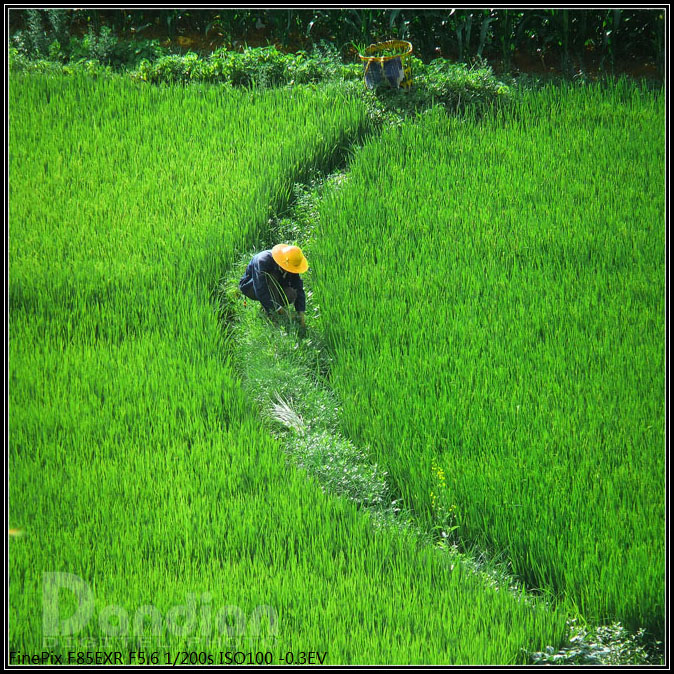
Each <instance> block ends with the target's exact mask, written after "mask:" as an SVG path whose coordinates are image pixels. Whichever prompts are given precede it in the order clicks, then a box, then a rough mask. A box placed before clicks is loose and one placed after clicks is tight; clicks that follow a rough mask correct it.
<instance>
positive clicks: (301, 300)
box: [288, 274, 307, 325]
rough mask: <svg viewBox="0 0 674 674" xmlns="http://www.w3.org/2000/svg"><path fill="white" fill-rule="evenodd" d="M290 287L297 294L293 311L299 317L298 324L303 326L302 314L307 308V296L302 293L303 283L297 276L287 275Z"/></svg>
mask: <svg viewBox="0 0 674 674" xmlns="http://www.w3.org/2000/svg"><path fill="white" fill-rule="evenodd" d="M288 279H289V281H290V286H291V287H292V288H294V289H295V291H296V292H297V297H295V311H297V314H298V315H299V318H300V322H301V323H302V325H304V312H305V311H306V308H307V296H306V294H305V292H304V282H303V281H302V277H301V276H300V275H299V274H288Z"/></svg>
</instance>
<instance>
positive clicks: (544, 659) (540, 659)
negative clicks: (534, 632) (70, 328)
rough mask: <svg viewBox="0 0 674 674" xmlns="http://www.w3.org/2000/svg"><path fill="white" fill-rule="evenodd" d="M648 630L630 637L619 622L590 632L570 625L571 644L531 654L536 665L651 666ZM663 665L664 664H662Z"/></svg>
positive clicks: (573, 623) (573, 624) (572, 624)
mask: <svg viewBox="0 0 674 674" xmlns="http://www.w3.org/2000/svg"><path fill="white" fill-rule="evenodd" d="M644 637H645V630H643V629H641V630H639V631H638V632H637V633H636V634H630V633H629V632H627V630H626V629H625V628H624V627H623V626H622V625H621V624H620V623H613V624H611V625H605V626H602V627H598V628H594V629H587V628H584V627H580V626H579V625H577V624H575V622H572V623H571V635H570V637H569V645H568V646H566V647H565V648H562V649H560V650H559V651H555V649H554V648H552V647H551V646H550V647H548V648H546V649H545V651H541V652H538V653H532V655H531V659H532V662H533V663H534V664H536V665H652V664H656V663H655V662H654V661H653V657H652V655H651V654H650V653H649V649H648V646H647V644H646V642H645V638H644ZM660 664H661V663H660Z"/></svg>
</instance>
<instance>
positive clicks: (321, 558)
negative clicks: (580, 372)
mask: <svg viewBox="0 0 674 674" xmlns="http://www.w3.org/2000/svg"><path fill="white" fill-rule="evenodd" d="M9 110H10V127H9V130H10V148H9V181H10V182H9V185H10V200H9V263H10V264H9V368H8V388H9V447H8V464H9V493H8V497H9V504H10V508H11V525H12V527H14V528H17V529H21V530H22V531H23V532H24V533H23V535H22V536H21V537H12V538H11V541H10V546H11V547H10V553H9V565H8V566H9V583H10V596H9V629H8V642H9V651H10V653H9V659H10V662H11V663H14V664H15V663H20V662H26V660H25V657H28V661H30V659H31V656H32V655H33V654H36V653H40V652H42V651H45V650H46V651H47V652H49V653H50V658H55V657H59V658H63V660H62V663H63V664H70V665H72V664H78V663H80V662H79V661H78V659H77V658H78V656H75V660H74V661H73V660H71V659H70V657H71V656H69V653H71V652H74V653H79V652H81V653H86V652H88V651H100V652H104V653H112V654H115V653H116V652H118V653H119V654H120V658H121V662H122V663H123V664H139V657H140V655H139V654H141V653H145V654H146V656H147V658H149V659H150V662H154V663H155V664H162V665H172V664H181V663H183V662H184V663H185V664H228V662H227V658H228V657H231V656H228V654H232V653H236V652H245V653H248V652H253V653H257V652H258V651H260V652H262V653H264V654H265V657H267V656H266V654H267V653H269V654H270V655H271V657H272V658H273V660H272V663H273V664H282V663H281V662H280V660H279V658H280V656H284V657H285V656H286V654H287V653H293V654H295V655H296V656H297V658H300V657H301V656H300V655H299V654H300V653H307V652H317V651H320V652H321V653H322V655H323V657H324V661H325V662H326V663H331V664H371V663H380V664H383V663H390V662H396V663H401V664H403V663H404V664H415V663H416V664H421V663H445V664H446V663H464V664H469V663H470V664H474V663H497V662H524V661H525V659H526V655H525V652H526V651H541V650H542V649H543V648H545V647H546V646H547V645H549V644H553V645H554V646H555V647H559V646H561V640H562V635H563V631H564V615H563V614H562V613H561V612H558V611H555V610H551V609H550V608H548V607H545V606H544V605H540V606H538V607H536V608H531V607H529V606H526V607H525V606H523V605H521V604H520V603H518V602H516V601H514V600H513V598H512V597H511V596H510V595H508V594H507V593H503V592H500V593H499V592H497V591H495V590H493V589H492V590H491V591H485V589H484V587H483V586H482V585H481V584H480V582H479V581H478V579H476V578H474V577H473V576H471V575H470V574H464V573H463V572H462V571H461V570H460V569H458V568H456V569H454V568H452V567H451V564H448V563H447V557H446V556H445V555H443V554H442V551H438V550H435V549H433V548H429V547H428V546H423V545H420V544H419V541H418V540H417V539H416V538H415V537H413V536H411V535H407V536H405V535H401V534H400V533H398V532H392V531H386V530H382V529H377V528H375V527H374V526H373V525H372V522H371V521H370V518H368V516H367V515H366V514H364V513H362V512H360V511H359V510H358V508H357V507H356V505H355V504H354V503H353V502H351V501H350V500H349V499H347V498H343V499H337V498H335V497H332V496H329V495H327V494H324V493H323V491H322V489H321V487H320V486H319V485H318V484H317V483H316V482H315V481H313V480H311V479H307V477H306V475H305V474H301V473H300V472H299V471H293V470H289V469H288V467H287V466H286V462H285V456H284V453H283V451H282V450H281V447H280V445H279V443H278V441H277V440H275V439H274V438H273V437H272V436H271V435H270V434H269V433H268V432H267V431H266V430H265V429H264V428H262V425H261V424H260V420H259V417H258V415H257V411H256V409H255V404H254V401H252V400H251V398H250V397H249V396H248V395H247V394H246V393H245V392H244V390H243V388H242V386H241V382H240V380H239V379H238V376H237V372H236V370H235V368H234V366H233V357H232V353H231V352H230V351H229V350H228V348H227V342H226V340H225V339H223V335H222V330H221V326H220V324H219V322H218V312H217V310H216V307H215V306H214V302H213V299H212V295H213V293H214V289H215V286H216V284H217V280H218V279H219V278H220V277H221V275H222V273H223V270H225V269H227V268H228V267H229V265H231V264H232V263H233V262H234V261H235V260H237V259H238V257H239V255H240V253H241V252H242V251H244V250H248V249H249V248H250V247H251V246H252V245H253V243H254V242H255V241H256V240H257V237H258V236H259V234H260V232H261V231H262V230H263V229H264V227H265V225H266V223H267V221H268V219H269V217H270V213H272V212H275V211H276V210H277V209H279V208H280V207H282V205H283V204H284V203H285V202H286V201H287V199H288V198H289V196H290V193H291V191H292V185H293V184H294V183H295V182H297V181H298V180H301V179H302V176H303V174H304V173H305V172H308V171H309V169H310V168H316V167H318V168H320V167H322V168H323V169H326V168H328V167H329V164H330V163H331V162H332V161H333V158H334V156H335V153H336V152H337V151H338V149H339V148H340V146H341V144H342V143H343V142H344V139H345V138H353V137H357V136H358V134H359V133H360V131H361V130H362V128H363V125H364V123H365V119H366V113H365V111H364V110H363V108H362V105H361V103H360V102H359V101H358V100H357V99H355V98H352V97H349V96H346V95H344V94H343V93H341V92H340V91H339V90H337V89H329V88H328V89H324V90H320V91H315V90H312V89H305V88H298V89H294V90H293V91H292V92H287V91H273V90H268V91H264V92H260V91H232V90H229V89H224V88H220V87H209V86H189V87H182V86H176V87H170V86H162V87H156V88H154V87H150V86H147V85H139V84H136V83H133V82H131V81H128V80H124V79H121V78H116V77H110V78H106V79H87V78H84V77H81V78H80V77H71V78H61V77H48V76H37V75H30V76H16V77H15V76H13V77H12V78H11V81H10V87H9ZM284 399H285V400H287V398H284ZM78 606H79V610H78ZM78 611H79V612H78ZM64 621H65V622H64ZM466 635H470V637H469V638H468V637H467V636H466ZM181 654H182V655H181ZM184 654H187V660H181V658H184V657H185V655H184ZM54 664H55V663H54ZM80 664H85V663H84V662H81V663H80Z"/></svg>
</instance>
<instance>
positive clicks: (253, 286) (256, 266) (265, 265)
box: [239, 250, 307, 313]
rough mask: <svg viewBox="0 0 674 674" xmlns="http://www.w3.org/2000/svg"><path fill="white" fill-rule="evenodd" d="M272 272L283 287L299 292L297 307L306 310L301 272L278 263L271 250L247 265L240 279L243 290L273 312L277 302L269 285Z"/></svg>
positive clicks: (263, 252)
mask: <svg viewBox="0 0 674 674" xmlns="http://www.w3.org/2000/svg"><path fill="white" fill-rule="evenodd" d="M265 274H270V275H271V276H273V277H274V279H275V280H276V281H277V282H278V284H279V285H280V286H281V287H282V288H288V287H290V288H294V289H295V291H296V292H297V297H296V298H295V309H296V310H297V311H304V310H305V309H306V303H307V300H306V295H305V294H304V283H303V282H302V277H301V276H300V275H299V274H293V273H292V272H289V271H286V270H285V269H282V268H281V267H279V265H278V264H276V262H275V260H274V258H273V257H272V255H271V250H263V251H262V252H261V253H258V254H257V255H255V257H253V259H252V260H251V261H250V262H249V263H248V267H246V273H245V274H244V275H243V276H242V277H241V280H240V281H239V289H240V290H241V292H242V293H243V294H244V295H246V296H247V297H250V298H251V299H253V300H259V301H260V303H261V304H262V306H263V307H264V308H265V311H267V313H271V312H272V311H273V310H274V308H278V305H277V307H274V305H275V302H274V301H273V300H272V297H271V293H270V292H269V287H268V286H267V277H266V275H265Z"/></svg>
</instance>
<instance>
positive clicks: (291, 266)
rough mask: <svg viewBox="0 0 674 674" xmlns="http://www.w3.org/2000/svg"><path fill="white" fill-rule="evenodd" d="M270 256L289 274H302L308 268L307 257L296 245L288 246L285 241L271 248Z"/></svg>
mask: <svg viewBox="0 0 674 674" xmlns="http://www.w3.org/2000/svg"><path fill="white" fill-rule="evenodd" d="M271 256H272V257H273V258H274V262H276V264H277V265H278V266H279V267H281V269H285V270H286V271H289V272H290V273H291V274H303V273H304V272H305V271H306V270H307V269H309V263H308V262H307V258H306V257H304V255H303V253H302V251H301V250H300V249H299V248H298V247H297V246H288V245H287V244H285V243H279V244H278V245H276V246H274V247H273V248H272V249H271Z"/></svg>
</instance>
